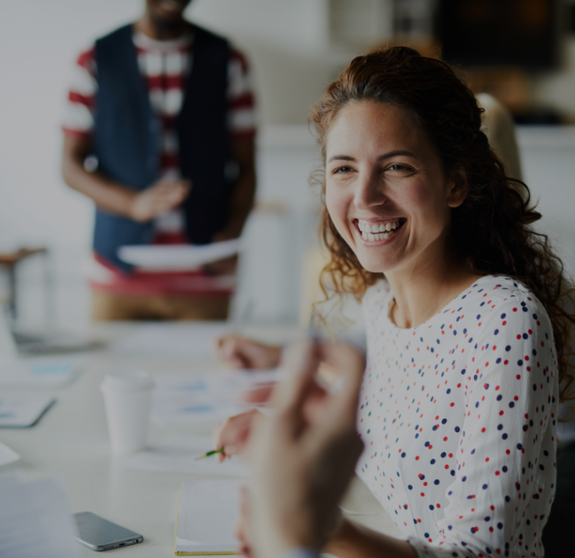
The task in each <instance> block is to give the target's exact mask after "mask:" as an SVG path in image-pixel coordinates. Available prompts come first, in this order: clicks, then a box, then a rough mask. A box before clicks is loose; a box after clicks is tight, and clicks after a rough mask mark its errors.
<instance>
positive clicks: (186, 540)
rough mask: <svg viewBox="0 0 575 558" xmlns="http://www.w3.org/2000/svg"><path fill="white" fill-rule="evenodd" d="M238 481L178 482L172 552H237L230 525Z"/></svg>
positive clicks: (198, 553) (179, 553)
mask: <svg viewBox="0 0 575 558" xmlns="http://www.w3.org/2000/svg"><path fill="white" fill-rule="evenodd" d="M241 485H242V483H241V481H239V482H238V481H231V480H228V481H198V482H184V483H183V485H182V492H181V499H180V509H179V511H178V520H177V524H176V541H175V544H174V554H176V555H178V556H204V555H208V554H239V553H238V552H237V551H236V549H237V548H238V546H239V543H238V540H237V539H236V538H235V537H234V535H233V525H234V521H235V519H236V516H237V515H238V513H239V509H240V506H239V490H240V487H241Z"/></svg>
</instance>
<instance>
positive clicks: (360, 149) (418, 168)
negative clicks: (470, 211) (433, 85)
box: [326, 101, 467, 274]
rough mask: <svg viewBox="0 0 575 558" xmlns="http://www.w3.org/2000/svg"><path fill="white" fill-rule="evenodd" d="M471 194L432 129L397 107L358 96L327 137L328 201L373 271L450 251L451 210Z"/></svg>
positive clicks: (420, 267)
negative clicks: (447, 165) (445, 162)
mask: <svg viewBox="0 0 575 558" xmlns="http://www.w3.org/2000/svg"><path fill="white" fill-rule="evenodd" d="M466 194H467V183H466V180H465V176H464V175H463V174H462V173H458V174H456V175H455V176H454V177H453V178H448V177H446V176H445V173H444V171H443V168H442V165H441V161H440V159H439V156H438V155H437V153H436V151H435V148H434V147H433V145H432V144H431V142H430V141H429V139H428V138H427V135H426V134H425V133H424V132H423V130H421V129H420V128H419V127H418V126H417V125H415V124H413V123H412V122H410V120H409V119H408V116H407V114H406V112H405V111H404V110H403V109H401V108H398V107H396V106H394V105H389V104H384V103H376V102H371V101H362V102H353V103H350V104H348V105H346V106H345V107H344V108H343V109H341V110H340V112H339V114H338V115H337V116H336V117H335V119H334V121H333V123H332V125H331V127H330V129H329V131H328V133H327V138H326V205H327V209H328V211H329V214H330V216H331V219H332V221H333V223H334V225H335V227H336V228H337V230H338V231H339V233H340V234H341V236H342V237H343V239H344V240H345V241H346V242H347V244H348V245H349V246H350V248H351V249H352V250H353V251H354V253H355V254H356V256H357V258H358V259H359V261H360V263H361V265H362V266H363V267H364V268H365V269H367V270H368V271H371V272H374V273H377V272H384V273H386V274H389V273H393V272H396V271H402V272H403V271H407V272H415V273H421V272H425V270H426V269H429V268H428V267H427V266H429V265H432V266H433V265H436V264H437V262H441V261H442V260H441V259H439V260H438V258H444V257H445V255H446V246H447V233H448V228H449V221H450V208H452V207H457V206H458V205H460V204H461V203H463V200H464V199H465V196H466Z"/></svg>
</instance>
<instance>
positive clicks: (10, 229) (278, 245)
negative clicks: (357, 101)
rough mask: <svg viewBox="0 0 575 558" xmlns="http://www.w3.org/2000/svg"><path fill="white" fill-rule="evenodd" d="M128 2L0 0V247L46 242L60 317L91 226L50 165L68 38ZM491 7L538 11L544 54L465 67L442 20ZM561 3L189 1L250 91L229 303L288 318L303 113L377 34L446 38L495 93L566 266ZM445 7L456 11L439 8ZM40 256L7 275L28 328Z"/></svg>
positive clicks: (474, 80)
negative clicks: (244, 189)
mask: <svg viewBox="0 0 575 558" xmlns="http://www.w3.org/2000/svg"><path fill="white" fill-rule="evenodd" d="M142 5H143V0H1V2H0V10H1V11H0V14H1V17H0V75H1V76H2V86H1V87H0V112H1V119H0V193H1V197H0V252H2V251H6V250H9V249H11V248H13V247H16V246H46V247H48V248H49V249H50V254H51V264H52V265H51V269H52V274H53V278H54V285H55V289H54V292H55V299H54V305H53V307H54V308H55V310H54V312H53V313H52V316H51V318H52V320H53V323H55V325H57V326H58V327H61V328H66V329H70V328H72V329H73V328H76V327H80V326H82V325H84V324H86V323H87V322H88V317H89V292H88V288H87V285H86V281H85V273H84V267H83V266H84V262H85V261H86V260H87V255H88V254H89V252H90V240H91V231H92V224H93V207H92V203H91V202H90V201H89V200H88V199H85V198H83V197H82V196H81V195H79V194H76V193H75V192H73V191H71V190H70V189H69V188H68V187H67V186H65V185H64V183H63V181H62V179H61V177H60V171H59V161H60V149H61V133H60V124H61V117H62V109H63V103H64V99H65V97H66V92H67V86H68V83H69V75H70V72H71V68H72V65H73V62H74V60H75V57H76V56H77V54H78V53H79V52H80V51H81V50H82V49H83V48H85V47H87V46H89V45H90V44H91V43H92V42H93V40H94V39H95V38H96V37H98V36H100V35H102V34H105V33H107V32H108V31H110V30H112V29H114V28H115V27H117V26H119V25H121V24H123V23H125V22H129V21H133V20H135V19H136V18H137V17H138V16H139V15H140V13H141V10H142ZM497 5H499V6H504V7H506V9H507V10H508V11H507V12H506V13H507V14H511V16H510V17H511V18H512V20H513V21H515V20H517V21H519V22H523V23H525V22H527V23H525V25H527V27H529V25H531V26H532V31H533V32H534V33H538V32H539V31H537V30H538V29H542V28H543V27H544V26H543V25H542V22H543V23H545V22H547V23H548V22H550V23H549V25H550V26H551V28H552V31H551V35H550V37H551V39H550V40H551V42H552V47H551V49H552V52H551V54H550V59H549V62H548V63H547V64H539V65H538V66H537V65H535V67H534V65H533V64H530V63H529V60H527V61H526V60H523V61H521V60H519V61H516V60H515V61H514V60H512V61H511V63H510V62H509V61H506V62H505V63H504V64H503V65H502V64H493V61H491V63H489V62H490V61H489V60H487V61H486V60H479V62H478V61H477V60H475V61H474V60H471V63H469V58H467V59H466V58H465V56H468V52H467V51H463V50H462V51H458V45H459V44H460V43H461V40H459V42H458V39H457V36H455V38H454V37H453V36H452V35H453V33H452V34H451V35H449V33H448V31H449V30H450V29H451V30H453V29H458V28H459V27H458V26H461V25H462V23H461V22H462V21H465V18H467V22H468V23H469V18H470V17H471V16H473V17H471V19H472V20H474V21H476V22H477V21H479V20H481V17H483V16H485V15H486V14H487V16H489V14H490V13H491V12H492V11H493V10H494V9H496V8H494V6H497ZM497 9H499V8H497ZM490 10H491V12H490ZM574 12H575V4H574V3H573V2H570V1H569V0H521V1H519V0H500V1H499V2H489V1H487V0H457V1H455V0H453V1H452V2H449V1H446V2H442V1H440V0H290V1H289V2H286V1H284V0H194V2H193V3H192V4H191V6H190V7H189V8H188V12H187V15H188V17H189V18H191V19H193V20H194V21H196V22H197V23H200V24H203V25H205V26H207V27H209V28H211V29H213V30H215V31H217V32H220V33H222V34H224V35H226V36H227V37H229V38H230V39H231V40H232V41H233V42H234V43H235V44H236V45H237V46H238V47H240V48H241V49H242V50H243V51H244V52H245V53H246V54H247V55H248V58H249V60H250V62H251V65H252V69H253V76H254V81H255V90H256V92H257V96H258V115H259V123H260V133H259V137H258V172H259V181H258V188H259V190H258V202H259V205H260V207H261V208H262V209H261V210H260V211H258V212H256V213H255V214H254V216H253V217H252V219H251V220H250V222H249V224H248V228H247V231H246V235H247V238H248V240H249V250H248V254H247V255H246V257H245V258H244V263H243V269H242V285H241V289H240V291H241V294H242V297H244V299H245V300H253V305H252V306H253V310H252V314H253V316H252V317H253V319H257V320H261V321H265V320H280V321H294V320H296V319H297V314H298V307H299V300H300V298H301V291H302V289H301V276H302V273H303V272H304V271H303V269H302V257H303V254H304V253H305V252H306V249H307V247H308V246H309V245H310V244H313V242H314V230H315V228H316V213H317V207H318V201H317V193H314V192H313V191H312V190H310V188H309V186H308V183H307V177H308V174H309V172H310V170H311V169H312V168H314V166H316V165H317V163H318V154H317V150H316V148H315V143H314V139H313V137H312V135H311V133H310V132H309V130H308V127H307V124H306V122H307V113H308V111H309V108H310V106H311V105H312V104H313V103H314V102H315V101H316V100H317V98H318V97H319V95H320V93H321V91H322V89H323V88H324V87H325V85H326V84H327V83H329V81H330V80H331V79H332V78H333V77H334V76H335V75H336V74H337V72H338V71H339V70H340V69H341V68H342V67H343V66H344V65H345V63H346V62H347V61H348V60H349V59H350V58H351V57H352V56H353V55H354V54H356V53H358V52H359V51H361V50H362V49H364V48H366V47H368V46H370V45H374V44H379V43H383V44H385V43H388V42H406V43H409V44H412V45H414V46H416V47H419V48H422V49H428V50H429V51H430V52H435V53H436V52H438V47H439V45H440V41H441V40H443V41H444V42H446V44H447V43H448V42H449V41H451V43H450V45H451V47H450V51H449V54H450V56H451V57H452V58H453V60H454V61H457V62H459V63H460V64H461V65H462V66H463V67H464V68H465V69H466V70H467V72H468V74H467V75H468V78H469V79H470V80H471V85H472V87H473V86H475V88H476V90H477V92H479V91H480V90H486V91H490V92H491V93H493V94H494V95H497V96H499V97H500V98H501V100H502V101H503V102H505V103H506V104H508V106H509V107H510V108H511V109H512V110H514V111H515V112H516V117H517V121H518V122H523V123H524V124H523V125H522V126H521V127H520V128H519V140H520V147H521V150H522V156H523V163H524V168H525V179H526V181H527V183H528V184H529V185H530V186H531V187H532V190H533V192H534V196H535V197H536V198H539V199H540V208H541V210H542V212H543V213H544V215H545V223H544V227H546V230H547V231H548V232H549V233H550V234H551V236H552V237H553V238H554V239H555V240H556V242H557V243H558V246H559V249H560V252H561V254H562V255H564V257H565V259H566V264H567V268H568V270H569V271H570V272H572V271H573V270H574V269H575V225H574V224H573V219H572V216H571V213H572V209H571V208H572V207H574V206H575V188H574V186H573V177H575V157H574V155H575V132H574V131H573V128H571V124H572V123H573V122H575V33H574V31H573V27H574V25H575V24H574V23H573V22H574V21H575V17H573V18H572V17H571V15H572V14H573V13H574ZM454 14H455V16H457V17H459V18H460V19H459V20H454V21H452V20H451V19H449V18H452V17H454ZM470 14H471V16H470ZM478 14H479V16H481V17H479V19H478ZM482 14H483V16H482ZM491 15H493V13H491ZM497 15H498V14H497V12H495V16H497ZM487 16H486V17H487ZM499 16H500V14H499ZM462 18H463V19H462ZM542 18H543V19H542ZM546 18H547V19H546ZM548 18H551V19H548ZM496 19H497V18H496ZM543 20H544V21H543ZM446 21H448V22H449V24H448V25H446ZM490 25H492V24H491V23H489V18H487V19H485V26H484V27H481V26H479V28H478V29H475V31H474V32H475V33H476V35H474V37H475V40H474V44H475V47H476V48H477V51H478V52H479V53H481V52H482V51H486V48H485V46H486V45H493V44H494V43H495V42H497V41H498V40H499V38H500V37H499V35H500V34H501V32H500V31H498V30H497V29H494V28H493V27H490ZM548 27H549V26H547V27H545V29H547V28H548ZM508 29H509V27H508ZM498 37H499V38H498ZM497 44H499V43H497ZM497 48H498V49H504V48H505V46H504V45H503V46H498V47H497ZM542 48H543V47H542ZM487 50H489V49H487ZM497 52H499V51H497ZM501 60H504V59H503V58H501ZM495 62H497V60H496V61H495ZM535 124H537V125H535ZM41 264H42V262H41V261H40V260H39V259H35V258H30V260H29V261H26V262H23V264H22V265H21V266H20V269H19V271H18V281H19V287H20V288H19V299H20V300H19V303H20V320H21V322H22V323H23V324H30V325H38V324H41V323H42V315H43V314H42V312H43V310H42V309H43V304H44V303H43V296H44V295H43V291H42V289H41V285H42V280H43V275H42V273H43V272H42V265H41ZM6 287H7V286H6V284H5V281H4V284H2V285H0V291H1V292H0V298H1V297H2V296H3V297H4V298H6V296H7V292H6V291H7V288H6Z"/></svg>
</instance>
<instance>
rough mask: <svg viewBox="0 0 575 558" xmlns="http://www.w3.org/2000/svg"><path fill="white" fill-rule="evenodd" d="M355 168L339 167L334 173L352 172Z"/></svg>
mask: <svg viewBox="0 0 575 558" xmlns="http://www.w3.org/2000/svg"><path fill="white" fill-rule="evenodd" d="M352 170H353V169H352V168H351V167H337V168H336V169H334V171H333V174H345V173H346V172H351V171H352Z"/></svg>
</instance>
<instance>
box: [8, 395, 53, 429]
mask: <svg viewBox="0 0 575 558" xmlns="http://www.w3.org/2000/svg"><path fill="white" fill-rule="evenodd" d="M55 401H56V400H55V399H54V398H53V397H50V396H38V395H25V396H21V395H17V396H16V395H8V396H2V397H0V427H3V428H24V427H27V426H32V425H33V424H34V423H35V422H36V421H37V420H38V419H39V418H40V417H41V416H42V415H43V414H44V412H45V411H46V410H47V409H48V407H50V406H51V405H52V404H53V403H54V402H55Z"/></svg>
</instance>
